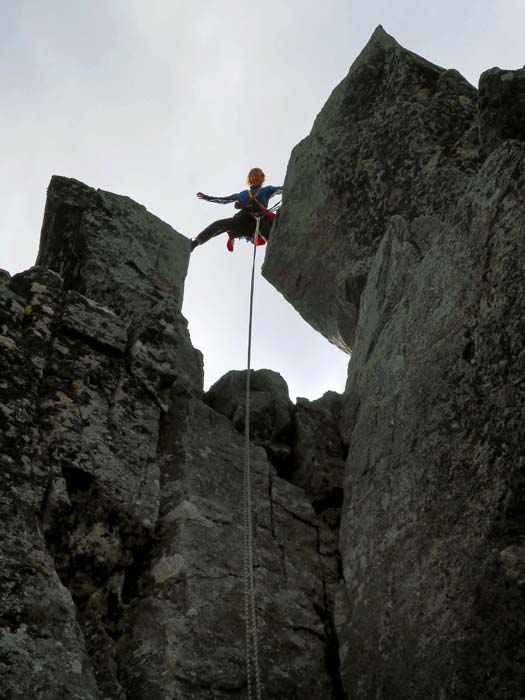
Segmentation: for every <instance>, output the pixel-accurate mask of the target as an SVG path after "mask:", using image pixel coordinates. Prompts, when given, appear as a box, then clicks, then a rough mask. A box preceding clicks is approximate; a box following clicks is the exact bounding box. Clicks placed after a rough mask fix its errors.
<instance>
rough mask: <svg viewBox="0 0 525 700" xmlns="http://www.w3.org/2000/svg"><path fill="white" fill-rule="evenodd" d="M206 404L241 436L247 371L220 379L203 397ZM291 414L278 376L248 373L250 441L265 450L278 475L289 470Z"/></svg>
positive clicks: (286, 396) (285, 392)
mask: <svg viewBox="0 0 525 700" xmlns="http://www.w3.org/2000/svg"><path fill="white" fill-rule="evenodd" d="M206 402H207V403H208V405H209V406H211V407H212V408H213V409H214V410H215V411H218V412H219V413H222V415H223V416H226V417H227V418H229V419H230V420H231V421H232V423H233V425H234V427H235V428H236V429H237V430H238V431H239V432H244V424H245V417H246V371H244V370H232V371H231V372H228V373H227V374H225V375H224V376H223V377H221V378H220V379H219V380H218V381H217V382H215V384H214V385H213V386H212V387H211V388H210V389H209V391H208V392H207V393H206ZM292 411H293V404H292V402H291V401H290V397H289V393H288V385H287V384H286V382H285V381H284V379H283V378H282V377H281V375H280V374H279V373H278V372H273V371H272V370H269V369H260V370H251V374H250V439H251V440H252V442H254V443H255V444H256V445H261V446H262V447H264V448H265V449H266V451H267V452H268V454H269V456H270V458H271V459H272V462H273V463H274V465H275V466H276V468H278V469H279V471H287V470H288V469H289V460H290V455H291V448H290V431H291V427H292Z"/></svg>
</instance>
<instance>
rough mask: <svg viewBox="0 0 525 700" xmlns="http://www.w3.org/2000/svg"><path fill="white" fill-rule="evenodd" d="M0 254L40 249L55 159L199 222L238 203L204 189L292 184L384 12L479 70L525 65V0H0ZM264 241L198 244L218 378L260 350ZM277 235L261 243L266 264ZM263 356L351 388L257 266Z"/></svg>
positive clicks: (199, 291)
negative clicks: (223, 201) (293, 160)
mask: <svg viewBox="0 0 525 700" xmlns="http://www.w3.org/2000/svg"><path fill="white" fill-rule="evenodd" d="M0 10H1V16H0V99H1V105H2V109H1V112H0V145H1V161H0V198H1V202H0V234H1V245H0V267H2V268H4V269H7V270H8V271H9V272H11V274H13V273H15V272H19V271H21V270H25V269H27V268H29V267H31V265H33V264H34V261H35V259H36V254H37V250H38V240H39V235H40V226H41V222H42V215H43V210H44V203H45V193H46V187H47V185H48V182H49V179H50V177H51V175H53V174H59V175H65V176H68V177H74V178H76V179H78V180H82V181H83V182H85V183H86V184H88V185H91V186H92V187H97V188H98V187H99V188H102V189H105V190H109V191H111V192H116V193H119V194H125V195H128V196H129V197H132V198H133V199H135V200H136V201H137V202H140V203H141V204H144V205H145V206H146V207H147V208H148V209H149V211H151V212H152V213H154V214H156V215H157V216H159V217H160V218H161V219H163V220H164V221H167V222H168V223H169V224H171V225H172V226H173V227H174V228H175V229H176V230H177V231H179V232H180V233H182V234H184V235H185V236H188V237H189V238H192V237H194V236H195V235H196V234H197V233H198V232H199V231H200V230H201V229H202V228H204V227H205V226H206V225H207V224H208V223H211V222H212V221H213V220H215V219H218V218H223V217H225V216H228V215H233V213H234V210H233V208H232V207H231V205H230V206H223V205H218V204H211V203H209V202H204V201H200V200H198V199H197V198H196V197H195V193H196V192H197V191H203V192H205V193H206V194H211V195H227V194H230V193H232V192H237V191H239V190H241V189H243V188H244V187H245V180H246V174H247V171H248V170H249V169H250V168H251V167H254V166H258V167H261V168H263V169H264V171H265V172H266V174H267V181H266V184H274V185H280V184H282V182H283V181H284V176H285V173H286V166H287V163H288V159H289V156H290V152H291V150H292V148H293V147H294V146H295V145H296V144H297V143H298V142H299V141H300V140H301V139H303V138H304V137H305V136H306V135H308V133H309V131H310V129H311V126H312V124H313V121H314V119H315V117H316V115H317V114H318V112H319V111H320V110H321V108H322V107H323V105H324V103H325V102H326V100H327V99H328V97H329V95H330V93H331V92H332V90H333V89H334V88H335V87H336V85H337V84H338V83H339V82H340V81H341V80H342V79H343V78H344V77H345V75H346V74H347V72H348V69H349V68H350V65H351V64H352V62H353V60H354V59H355V58H356V56H357V55H358V54H359V52H360V51H361V49H362V48H363V46H364V45H365V44H366V42H367V41H368V39H369V37H370V35H371V34H372V32H373V30H374V28H375V27H376V26H377V25H378V24H382V25H383V27H384V28H385V30H386V31H387V32H388V33H390V34H392V35H393V36H394V37H395V38H396V39H397V41H399V42H400V43H401V44H402V45H403V46H405V47H406V48H408V49H411V50H412V51H415V52H416V53H418V54H420V55H422V56H424V57H425V58H427V59H428V60H430V61H432V62H434V63H437V64H438V65H441V66H443V67H446V68H456V69H458V70H459V71H460V72H461V73H462V74H463V75H464V76H465V77H466V78H467V79H468V80H469V81H470V82H472V83H473V84H474V85H477V81H478V78H479V75H480V73H481V72H482V71H484V70H485V69H487V68H490V67H493V66H495V65H497V66H499V67H501V68H520V67H522V66H523V64H524V63H525V42H524V36H525V0H440V1H439V2H426V1H425V0H417V1H415V0H396V2H392V1H391V0H372V1H371V2H368V3H363V2H356V1H355V0H319V2H311V1H310V0H282V1H280V2H278V1H276V0H266V2H247V1H246V0H215V1H212V0H205V1H199V0H67V1H66V0H17V1H16V2H14V1H13V0H0ZM252 250H253V249H252V247H251V246H250V245H249V244H247V243H245V242H244V241H239V242H237V244H236V251H235V253H233V255H232V254H230V253H228V252H227V251H226V247H225V236H220V237H218V238H215V239H214V240H213V241H211V242H209V243H207V244H206V245H205V246H202V247H200V248H198V249H197V250H196V251H195V253H194V254H193V255H192V258H191V263H190V268H189V273H188V278H187V282H186V291H185V302H184V308H183V311H184V314H185V316H186V317H187V318H188V320H189V327H190V333H191V336H192V341H193V344H194V345H195V346H196V347H198V348H199V349H200V350H202V351H203V353H204V360H205V381H206V386H209V385H210V384H211V383H213V382H214V381H216V380H217V379H218V378H219V377H220V376H222V374H224V373H225V372H226V371H228V370H230V369H242V368H243V367H245V363H246V343H247V338H246V333H247V318H248V296H249V275H250V266H251V255H252ZM263 256H264V249H261V248H260V249H259V251H258V259H259V263H261V262H262V259H263ZM253 342H254V347H253V357H252V366H254V367H256V368H259V367H268V368H270V369H273V370H276V371H278V372H280V373H281V374H282V375H283V377H284V378H285V379H286V381H287V382H288V385H289V387H290V394H291V397H292V399H295V397H296V396H298V395H299V396H306V397H308V398H317V397H318V396H320V395H321V394H323V393H324V392H325V391H327V390H328V389H334V390H336V391H342V390H343V388H344V383H345V379H346V369H347V364H348V357H347V356H346V355H344V354H343V353H342V352H341V351H340V350H338V349H336V348H335V347H333V346H331V345H330V344H329V343H328V341H326V340H325V339H324V338H323V337H322V336H320V335H319V334H318V333H317V332H316V331H314V330H313V329H311V328H310V327H309V326H308V325H307V324H306V323H305V322H304V321H303V320H302V319H301V318H300V317H299V315H298V314H297V313H296V312H295V311H294V309H293V308H292V307H290V306H289V305H288V304H287V302H285V300H284V299H283V297H281V295H280V294H279V293H278V292H276V291H275V290H274V289H273V287H271V286H270V285H269V284H268V283H267V282H266V281H265V280H264V279H263V278H262V277H261V276H260V275H259V276H258V278H257V283H256V301H255V321H254V340H253Z"/></svg>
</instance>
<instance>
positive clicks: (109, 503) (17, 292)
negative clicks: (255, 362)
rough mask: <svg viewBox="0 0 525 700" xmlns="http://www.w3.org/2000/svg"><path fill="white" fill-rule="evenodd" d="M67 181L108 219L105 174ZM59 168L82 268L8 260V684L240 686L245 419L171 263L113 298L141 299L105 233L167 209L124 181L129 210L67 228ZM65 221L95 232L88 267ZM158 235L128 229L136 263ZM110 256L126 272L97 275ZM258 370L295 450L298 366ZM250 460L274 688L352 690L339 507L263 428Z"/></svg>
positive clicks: (103, 690)
mask: <svg viewBox="0 0 525 700" xmlns="http://www.w3.org/2000/svg"><path fill="white" fill-rule="evenodd" d="M58 184H60V185H61V186H63V187H64V188H65V189H66V190H67V197H66V195H64V193H62V194H63V196H64V197H65V198H66V199H67V207H66V210H67V212H69V213H67V212H66V213H67V216H66V214H64V212H62V214H63V215H64V217H65V219H66V220H68V221H69V219H68V217H69V216H70V215H71V216H72V214H71V211H72V210H75V207H76V205H75V193H76V194H78V196H79V198H80V199H79V208H80V209H81V210H82V211H84V212H85V211H86V206H88V205H87V204H86V201H85V200H84V199H83V197H86V198H87V200H88V204H89V202H90V201H91V199H90V198H93V197H94V198H95V200H96V202H95V204H96V205H97V207H98V209H97V210H96V213H95V215H94V216H95V218H99V217H102V218H104V217H106V215H107V211H104V212H103V213H102V214H101V213H100V206H99V205H100V201H99V200H98V199H97V197H98V195H97V194H96V193H95V191H94V190H91V189H90V188H87V187H86V186H84V185H81V183H76V182H75V181H64V182H61V183H58ZM55 186H57V183H56V182H55V184H54V186H53V187H52V188H51V193H50V202H51V203H48V206H47V210H46V212H47V213H46V217H47V224H46V225H45V226H44V232H43V239H45V240H43V242H42V245H41V257H42V256H43V255H44V253H42V251H45V255H49V256H50V257H49V264H50V265H51V266H54V267H56V268H57V269H60V270H61V273H62V274H64V275H65V278H62V277H61V276H59V274H58V273H57V272H55V271H52V270H49V269H46V268H44V267H42V266H37V267H34V268H32V269H31V270H29V271H27V272H24V273H21V274H19V275H15V276H14V277H11V276H10V275H9V273H7V272H5V271H0V324H1V325H0V349H1V353H0V420H1V422H2V431H1V443H0V464H1V465H2V473H1V477H0V478H1V490H0V493H1V496H0V517H1V518H2V523H3V527H2V533H1V535H0V538H1V549H0V552H1V554H0V556H1V569H0V578H1V583H2V588H1V593H0V672H1V675H2V690H1V693H0V694H2V697H3V696H4V695H5V697H9V698H11V697H12V698H20V699H22V698H24V700H25V698H27V697H38V698H42V699H43V700H66V698H67V700H70V699H76V700H146V699H147V700H150V698H152V697H155V698H159V700H161V699H162V698H165V699H166V700H168V699H169V700H184V698H192V699H193V698H203V699H206V698H217V699H218V698H227V697H228V698H229V697H232V696H233V697H242V696H244V695H245V693H246V680H245V645H244V641H243V638H244V602H243V578H242V569H243V567H242V552H243V532H242V522H243V519H242V483H243V479H242V468H243V461H244V455H243V443H244V440H243V437H242V436H241V435H240V434H239V433H238V432H237V431H236V430H235V428H234V427H233V425H232V424H231V422H230V421H229V420H227V419H226V418H225V417H224V416H221V415H220V414H219V413H217V412H215V411H214V410H213V409H211V408H210V407H209V406H207V405H206V403H204V401H203V386H202V385H203V370H202V356H201V354H200V353H199V352H198V351H196V350H195V349H194V348H193V347H192V345H191V341H190V338H189V334H188V330H187V323H186V320H185V319H184V318H183V316H182V315H181V312H180V300H178V299H177V298H176V296H174V295H173V294H172V292H173V288H172V287H169V288H167V289H164V290H163V289H162V288H161V287H160V286H159V285H158V279H157V278H156V277H155V275H154V274H153V275H152V279H151V280H150V283H149V286H148V284H147V283H146V281H145V280H143V281H142V287H141V286H140V285H139V284H137V285H136V289H135V293H136V296H135V299H134V302H133V307H131V306H130V307H126V308H124V310H123V309H122V308H121V307H119V305H118V304H115V299H114V298H113V297H112V294H113V291H114V293H115V296H116V298H119V296H122V297H125V296H126V295H127V294H128V293H129V286H128V285H129V284H130V280H129V278H127V277H120V276H119V275H120V273H118V269H119V264H120V263H119V261H118V260H117V261H116V273H115V275H114V276H113V277H112V273H110V271H109V270H106V272H104V269H105V268H104V265H106V260H105V259H101V260H99V259H98V258H97V255H98V254H99V253H100V251H101V250H103V249H105V244H104V237H106V239H108V238H111V236H113V234H114V232H115V231H117V232H121V231H123V230H124V231H126V232H127V233H126V235H128V234H130V232H132V231H139V230H140V229H141V226H142V224H143V223H144V217H145V216H146V217H147V216H149V215H147V214H145V210H144V209H143V208H141V207H139V206H138V205H135V204H134V203H129V202H127V203H125V206H124V205H123V206H122V208H121V209H119V210H118V211H116V209H115V206H114V205H115V201H113V200H112V197H113V196H109V200H111V201H113V204H112V211H111V216H112V217H113V219H112V221H113V223H112V225H111V226H108V227H107V228H104V227H102V226H98V228H97V229H96V234H95V232H94V229H92V228H91V227H90V226H88V227H87V229H86V228H85V227H84V224H85V219H86V217H85V216H84V214H82V215H81V216H80V217H79V220H78V221H77V224H76V228H74V227H70V228H68V227H67V226H65V225H64V226H62V224H61V225H60V226H59V225H58V224H57V218H58V220H61V221H62V223H64V219H60V217H61V216H62V214H60V215H56V216H55V214H56V211H58V210H60V211H62V210H61V206H62V205H61V204H58V205H57V195H56V191H55V190H56V187H55ZM54 188H55V189H54ZM102 199H103V200H106V199H107V198H106V196H105V195H104V196H103V197H102ZM120 199H121V198H116V202H117V204H118V203H119V201H120ZM92 204H93V203H92ZM55 205H56V210H55V209H54V208H53V207H55ZM89 206H91V205H89ZM68 207H69V209H68ZM88 208H89V207H88ZM90 211H91V210H90ZM119 211H120V214H121V216H122V221H121V220H119ZM53 212H55V213H53ZM133 212H135V213H136V216H137V219H136V220H135V221H134V220H133ZM91 214H93V212H92V211H91ZM91 214H89V215H88V216H87V220H88V221H90V220H91V218H92V216H91ZM105 221H106V223H107V220H106V219H105ZM53 222H54V223H53ZM82 222H84V223H82ZM99 223H100V222H99ZM58 232H60V235H65V234H66V233H68V235H69V234H71V240H74V241H75V245H78V246H79V247H80V248H83V247H84V246H85V247H86V248H87V249H89V250H88V253H86V252H85V251H84V254H83V255H79V256H78V258H77V260H79V261H82V265H83V267H82V265H81V266H80V268H81V269H80V272H79V274H78V275H77V276H76V273H75V274H73V272H72V270H71V268H70V259H69V258H67V257H66V256H65V254H64V251H63V250H62V248H61V246H60V245H59V240H62V243H64V240H65V239H59V238H56V239H55V238H53V236H54V235H55V234H57V235H58ZM130 235H131V234H130ZM137 235H140V234H137ZM147 241H149V243H148V245H149V246H150V247H149V248H148V245H146V243H147ZM121 243H122V241H121ZM64 245H65V244H64ZM119 245H120V244H119ZM144 245H145V249H144V250H142V248H141V247H140V246H138V247H136V246H130V247H129V250H128V251H127V253H126V255H127V256H128V258H127V259H128V261H130V262H131V263H133V264H131V265H130V266H129V267H130V269H135V265H134V262H133V261H134V260H135V258H134V257H133V256H134V255H136V256H138V257H137V258H136V260H138V261H139V262H140V260H143V259H148V260H151V259H152V249H153V250H154V251H155V250H157V245H158V241H157V239H156V238H155V236H151V237H150V238H148V239H147V240H146V242H144ZM109 247H110V248H111V245H109ZM113 252H114V253H115V255H117V254H118V255H120V254H121V253H120V252H119V251H118V246H117V248H115V249H114V251H113ZM55 253H56V255H57V256H58V263H57V264H55V263H54V262H53V255H54V254H55ZM181 255H182V262H181V261H180V260H179V261H175V264H174V266H175V268H176V269H177V268H181V266H182V267H184V264H185V263H184V256H185V255H186V251H185V250H182V252H181ZM61 256H63V257H62V258H61ZM181 269H182V268H181ZM93 270H94V271H95V272H94V275H95V278H96V279H98V278H97V275H98V274H102V273H103V272H104V274H106V273H107V274H108V277H109V278H111V283H110V284H109V283H108V284H109V286H108V287H107V288H105V289H101V288H99V289H98V292H99V293H96V290H95V287H92V286H91V284H92V279H91V277H90V275H91V272H93ZM117 273H118V274H117ZM119 285H120V286H119ZM90 289H93V290H94V291H93V293H94V296H95V297H96V298H90V297H88V296H86V295H85V293H84V292H86V290H90ZM112 290H113V291H112ZM106 302H107V303H106ZM259 379H260V381H259V380H255V381H254V389H255V391H254V394H255V401H254V417H257V416H258V415H259V414H261V415H262V414H263V413H264V414H265V415H266V416H267V417H268V418H269V423H268V424H267V425H266V428H265V430H266V429H267V432H266V433H265V432H264V430H262V429H261V431H260V432H261V437H262V439H270V441H271V440H272V439H273V443H272V445H278V446H279V449H281V447H282V448H283V449H284V447H286V453H287V455H289V454H291V451H292V448H291V447H290V446H289V445H288V446H285V445H284V443H282V444H281V443H279V442H278V440H277V438H279V439H281V438H282V434H284V433H285V432H286V431H287V430H289V427H290V425H291V414H290V410H291V408H290V407H291V406H292V405H291V403H290V401H289V399H288V393H287V388H286V384H285V382H284V380H282V378H280V377H279V375H277V374H276V373H271V372H267V373H266V374H265V375H264V376H263V377H259ZM276 387H277V389H276ZM271 391H273V392H274V393H273V394H272V397H273V398H272V400H270V399H269V397H268V396H267V395H266V394H265V392H266V393H267V394H268V392H270V393H271ZM272 431H273V432H272ZM276 436H277V437H276ZM275 449H276V448H275ZM274 451H275V450H274ZM252 467H253V510H254V518H255V541H256V554H255V564H256V582H257V608H258V615H259V639H260V657H259V658H260V666H261V671H262V677H263V683H264V686H265V692H267V693H268V694H269V695H271V697H275V698H283V699H284V698H297V699H298V700H299V699H301V700H303V699H304V698H311V700H315V699H316V698H333V699H334V700H338V698H340V697H342V696H341V686H340V680H339V676H338V666H337V644H336V642H335V639H334V635H333V596H332V589H333V580H332V579H333V576H334V565H333V562H334V556H335V555H334V553H333V552H332V551H329V549H328V547H327V545H326V539H327V538H326V536H325V534H324V528H325V525H324V523H323V522H322V521H321V520H320V519H319V518H318V517H317V516H316V514H315V512H314V510H313V508H312V506H311V504H310V503H309V501H308V499H307V497H306V495H305V493H304V490H303V489H301V488H298V487H296V486H293V485H292V484H290V483H288V482H286V481H283V479H281V478H279V477H278V476H277V475H276V473H275V470H274V468H273V466H272V465H271V464H270V462H269V461H268V458H267V456H266V452H265V451H264V450H262V449H261V448H260V447H256V446H255V445H253V447H252Z"/></svg>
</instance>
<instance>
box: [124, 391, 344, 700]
mask: <svg viewBox="0 0 525 700" xmlns="http://www.w3.org/2000/svg"><path fill="white" fill-rule="evenodd" d="M162 436H163V437H162V453H163V467H162V474H163V477H162V502H161V512H160V518H159V521H158V525H157V531H156V534H155V543H154V546H153V548H152V549H151V551H150V552H149V555H148V558H147V565H146V566H145V567H144V569H145V571H144V573H143V575H142V576H141V577H140V579H139V580H138V582H137V595H136V596H135V597H134V599H133V600H132V601H131V603H130V605H129V606H128V608H127V609H126V611H125V614H124V617H123V620H122V629H123V632H124V633H123V636H122V640H121V641H120V642H119V646H120V659H121V665H122V676H123V679H124V683H125V684H126V687H127V688H128V690H127V693H128V694H127V698H129V700H139V699H142V698H146V697H155V698H158V699H159V700H163V699H164V698H180V700H185V699H186V698H188V700H189V699H190V698H202V699H203V700H205V699H207V698H223V697H224V698H226V697H232V696H233V697H244V695H245V693H246V679H245V669H244V621H243V614H244V603H243V580H242V556H243V536H242V500H243V497H242V481H243V477H242V469H243V461H244V458H243V438H242V436H241V435H239V434H238V433H237V432H236V431H235V430H234V429H233V427H232V426H231V424H230V423H229V421H227V420H226V418H224V417H223V416H221V415H219V414H218V413H215V412H214V411H212V410H211V409H210V408H209V407H207V406H205V405H204V404H203V403H201V402H198V401H196V400H194V399H189V400H188V399H185V398H177V399H175V400H174V402H173V404H172V406H171V408H170V411H169V413H168V415H167V416H166V418H165V419H164V421H163V426H162ZM251 461H252V474H253V499H254V523H255V525H254V528H255V530H254V531H255V546H256V553H255V571H256V574H255V576H256V595H257V613H258V634H259V640H260V654H261V659H260V663H261V675H262V679H263V683H264V693H265V696H266V695H267V696H268V697H272V698H283V699H284V698H297V699H298V700H299V698H301V699H302V698H312V699H313V698H330V697H334V695H333V684H332V680H331V678H330V676H329V674H328V673H327V670H326V667H325V661H324V650H325V632H324V626H323V622H322V613H323V611H324V609H325V600H324V586H323V578H322V567H321V558H320V555H319V552H318V527H317V523H316V519H315V514H314V512H313V509H312V508H311V506H310V505H309V503H308V502H307V500H306V498H305V496H304V492H303V491H302V490H301V489H297V488H295V487H294V486H292V485H291V484H288V483H287V482H285V481H283V480H282V479H280V478H279V477H277V476H276V475H275V472H274V470H273V468H272V467H271V465H270V464H269V462H268V461H267V458H266V454H265V452H264V450H262V449H260V448H255V447H254V448H253V449H252V460H251Z"/></svg>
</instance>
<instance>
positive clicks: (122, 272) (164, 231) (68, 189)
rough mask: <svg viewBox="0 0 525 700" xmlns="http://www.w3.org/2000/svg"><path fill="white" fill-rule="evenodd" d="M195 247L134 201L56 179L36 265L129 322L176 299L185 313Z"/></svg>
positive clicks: (48, 203) (66, 179)
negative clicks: (165, 300) (166, 300)
mask: <svg viewBox="0 0 525 700" xmlns="http://www.w3.org/2000/svg"><path fill="white" fill-rule="evenodd" d="M189 249H190V246H189V241H188V239H186V238H184V236H181V235H180V234H179V233H177V232H176V231H175V230H174V229H172V228H171V226H169V225H168V224H166V223H164V222H163V221H161V220H160V219H158V218H157V217H156V216H154V215H153V214H150V213H149V212H148V211H147V209H146V208H145V207H143V206H142V205H141V204H137V203H136V202H134V201H133V200H132V199H130V198H129V197H123V196H121V195H117V194H113V193H111V192H104V191H103V190H95V189H93V188H92V187H88V186H87V185H84V184H83V183H82V182H79V181H78V180H73V179H71V178H65V177H58V176H56V175H55V176H53V177H52V178H51V183H50V185H49V188H48V193H47V202H46V210H45V214H44V222H43V224H42V234H41V239H40V249H39V253H38V259H37V264H38V265H41V266H43V267H48V268H49V269H51V270H55V271H56V272H58V273H59V274H60V275H61V276H62V277H63V278H64V286H65V288H66V289H74V290H76V291H77V292H80V293H81V294H83V295H85V296H87V297H89V298H91V299H93V300H95V301H98V302H99V303H101V304H103V305H104V306H107V307H109V308H110V309H112V310H113V311H115V312H116V313H117V314H118V315H119V316H121V317H122V318H123V319H125V320H126V321H129V320H131V319H135V318H136V317H137V316H141V315H142V314H143V313H144V312H145V311H147V310H149V309H150V308H151V307H152V306H154V305H155V303H157V302H158V301H160V300H162V299H163V298H164V297H166V296H168V295H169V296H170V297H171V298H172V299H173V300H174V301H175V303H176V304H177V305H178V307H179V310H180V308H181V306H182V298H183V291H184V279H185V277H186V271H187V267H188V259H189V252H190V251H189Z"/></svg>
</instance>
